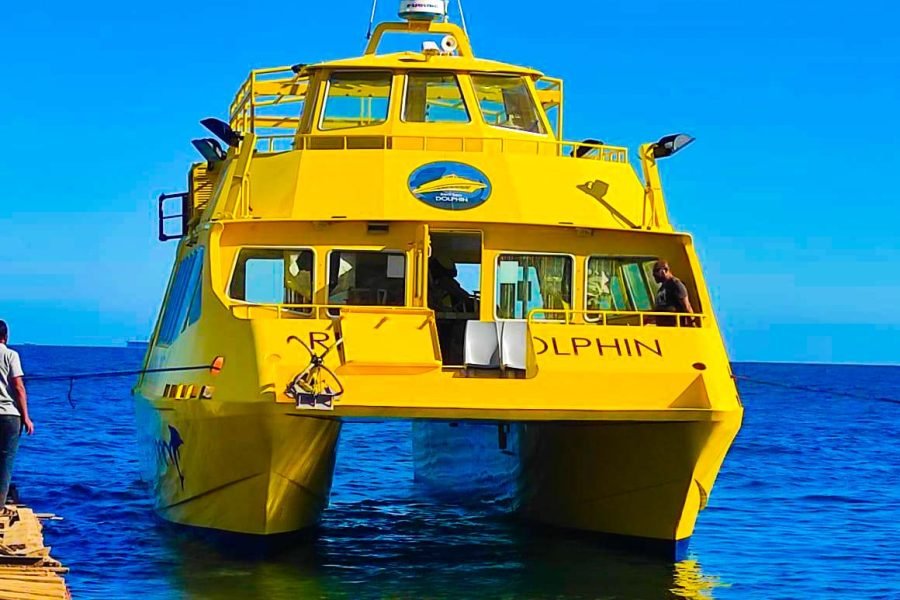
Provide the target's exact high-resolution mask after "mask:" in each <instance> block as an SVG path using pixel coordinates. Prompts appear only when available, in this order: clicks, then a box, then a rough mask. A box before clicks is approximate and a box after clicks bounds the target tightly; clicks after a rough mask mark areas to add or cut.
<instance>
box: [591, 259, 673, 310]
mask: <svg viewBox="0 0 900 600" xmlns="http://www.w3.org/2000/svg"><path fill="white" fill-rule="evenodd" d="M655 262H656V259H655V258H646V257H643V258H625V257H608V256H594V257H591V258H589V259H588V263H587V285H586V286H585V292H586V301H585V307H586V308H587V310H598V311H601V310H612V311H615V310H622V311H650V310H653V306H654V298H655V296H656V289H657V287H658V286H657V285H656V284H655V283H653V263H655Z"/></svg>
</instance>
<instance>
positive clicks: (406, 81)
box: [400, 69, 473, 125]
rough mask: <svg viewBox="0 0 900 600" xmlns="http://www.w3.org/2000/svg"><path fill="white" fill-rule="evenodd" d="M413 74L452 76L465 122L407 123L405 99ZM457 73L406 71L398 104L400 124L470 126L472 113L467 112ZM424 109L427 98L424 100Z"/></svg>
mask: <svg viewBox="0 0 900 600" xmlns="http://www.w3.org/2000/svg"><path fill="white" fill-rule="evenodd" d="M413 73H416V74H432V73H434V74H438V75H452V76H453V79H455V80H456V88H457V89H458V90H459V99H460V100H462V103H463V108H464V109H465V111H466V120H465V121H427V120H426V121H408V120H407V119H406V99H407V97H408V94H409V76H410V75H412V74H413ZM459 75H460V74H459V73H457V72H455V71H439V70H428V69H414V70H410V71H407V72H406V73H405V74H404V75H403V99H402V100H401V102H400V122H401V123H409V124H411V125H471V124H472V122H473V118H472V111H471V110H469V103H468V102H466V94H465V92H464V91H463V85H462V81H461V80H460V78H459ZM425 102H426V109H427V102H428V98H427V96H426V98H425Z"/></svg>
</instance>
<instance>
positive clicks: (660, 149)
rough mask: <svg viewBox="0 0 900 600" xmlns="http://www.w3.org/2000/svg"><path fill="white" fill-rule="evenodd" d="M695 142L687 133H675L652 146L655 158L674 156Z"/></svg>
mask: <svg viewBox="0 0 900 600" xmlns="http://www.w3.org/2000/svg"><path fill="white" fill-rule="evenodd" d="M693 141H694V138H692V137H691V136H689V135H688V134H686V133H675V134H672V135H667V136H665V137H662V138H660V140H659V141H658V142H656V143H655V144H653V146H651V150H652V152H653V158H665V157H667V156H672V155H673V154H675V153H676V152H678V151H679V150H681V149H682V148H684V147H685V146H687V145H688V144H690V143H691V142H693Z"/></svg>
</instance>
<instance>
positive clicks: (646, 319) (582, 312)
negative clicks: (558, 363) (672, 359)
mask: <svg viewBox="0 0 900 600" xmlns="http://www.w3.org/2000/svg"><path fill="white" fill-rule="evenodd" d="M526 319H527V321H528V322H529V323H535V324H540V323H566V324H575V323H577V324H588V325H600V326H604V327H682V328H697V327H703V326H704V325H705V323H706V320H707V316H706V315H704V314H699V313H690V314H687V313H672V312H653V311H636V310H588V309H555V308H533V309H531V310H530V311H529V312H528V315H527V316H526Z"/></svg>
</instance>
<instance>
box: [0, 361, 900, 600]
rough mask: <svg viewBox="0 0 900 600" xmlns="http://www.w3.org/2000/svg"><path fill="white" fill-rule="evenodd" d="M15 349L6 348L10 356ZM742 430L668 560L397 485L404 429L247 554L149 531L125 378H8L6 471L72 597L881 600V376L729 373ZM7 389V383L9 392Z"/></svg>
mask: <svg viewBox="0 0 900 600" xmlns="http://www.w3.org/2000/svg"><path fill="white" fill-rule="evenodd" d="M14 347H15V346H14ZM18 350H19V351H20V353H21V355H22V359H23V363H24V367H25V370H26V373H28V374H31V375H38V374H49V373H77V372H91V371H100V370H103V371H108V370H127V369H136V368H139V367H140V362H141V359H142V358H143V353H142V351H140V350H130V349H124V348H123V349H112V348H106V349H104V348H52V347H40V346H26V347H19V348H18ZM735 372H736V373H737V374H739V375H742V376H746V377H751V378H754V379H760V380H766V381H774V382H781V383H785V384H790V385H801V386H818V387H827V388H830V389H834V390H839V391H843V392H846V393H851V394H856V395H859V396H860V398H847V397H836V396H829V395H824V394H816V393H811V392H803V391H796V390H791V389H786V388H778V387H768V386H763V385H759V384H756V383H751V382H745V381H742V382H741V384H740V387H741V393H742V398H743V401H744V406H745V411H746V412H745V417H744V425H743V428H742V430H741V432H740V434H739V435H738V438H737V440H736V442H735V444H734V447H733V448H732V450H731V453H730V454H729V455H728V457H727V459H726V461H725V465H724V467H723V469H722V472H721V474H720V476H719V479H718V481H717V482H716V486H715V488H714V489H713V492H712V495H711V497H710V502H709V507H708V508H707V510H705V511H704V512H702V513H701V514H700V517H699V520H698V524H697V528H696V531H695V533H694V537H693V538H692V541H691V550H690V557H689V559H688V560H686V561H683V562H680V563H675V564H673V563H672V562H665V561H661V560H659V559H653V558H649V557H646V556H642V555H639V554H635V553H633V552H630V551H625V550H621V549H615V548H610V547H609V546H608V545H607V543H605V542H603V541H601V540H598V539H596V538H593V537H584V536H579V535H573V534H572V533H568V532H563V531H555V530H547V529H543V528H540V529H539V528H535V527H532V526H530V525H528V524H526V523H520V522H518V521H516V520H515V519H512V518H510V517H508V516H505V515H503V514H501V513H498V511H496V510H495V509H494V507H492V506H491V505H489V504H483V505H482V504H475V505H469V506H457V505H449V504H446V503H442V502H439V501H437V500H431V499H429V498H428V497H427V496H426V495H424V494H422V493H421V490H419V489H417V487H416V485H415V484H414V482H413V473H412V456H411V453H412V448H411V443H410V425H409V424H408V423H402V422H398V423H384V424H350V425H346V426H345V428H344V430H343V434H342V439H341V444H340V448H339V454H338V466H337V470H336V474H335V484H334V489H333V493H332V501H331V507H330V508H329V509H328V510H327V511H326V513H325V517H324V520H323V522H322V525H321V527H320V529H319V530H318V531H317V532H315V534H314V535H311V536H309V537H308V538H307V539H299V540H297V541H296V543H295V545H294V546H293V547H291V548H288V549H285V550H283V551H282V552H280V553H276V554H274V555H271V556H268V557H266V558H247V557H244V556H242V551H241V549H240V548H233V547H232V548H228V547H223V546H222V545H221V544H219V543H215V542H211V541H209V540H205V539H201V538H199V537H197V536H196V535H194V534H192V533H190V532H187V531H185V530H182V529H179V528H175V527H173V526H171V525H168V524H166V523H163V522H162V521H160V520H158V519H157V518H156V517H155V516H154V515H153V513H152V511H151V509H150V506H151V502H150V499H149V497H148V495H147V492H146V490H145V487H144V485H143V484H142V483H141V481H140V479H139V475H138V463H137V451H136V448H135V429H134V418H133V409H132V405H131V397H130V389H131V386H132V384H133V379H131V378H124V379H116V380H87V381H79V382H77V383H76V384H75V386H74V393H73V397H74V399H75V401H76V405H75V407H74V408H73V407H72V406H71V405H70V403H69V401H68V400H67V398H66V393H67V391H68V383H66V382H41V381H34V382H32V383H29V384H28V389H29V395H30V404H31V407H32V415H33V420H34V422H35V425H36V428H37V431H36V434H35V436H34V437H32V438H28V439H23V443H22V447H21V449H20V454H19V458H18V463H17V471H16V474H15V477H14V481H15V482H16V484H17V486H18V489H19V493H20V495H21V496H22V499H23V500H24V501H26V502H27V503H28V504H29V505H31V506H33V507H34V508H35V509H37V510H38V511H40V512H52V513H55V514H58V515H60V516H62V517H64V519H65V520H64V521H61V522H51V523H48V524H47V525H46V527H45V539H46V542H47V544H48V545H50V546H52V547H53V555H54V557H56V558H58V559H60V560H61V561H62V562H63V563H64V564H65V565H66V566H68V567H70V568H71V573H70V574H69V575H68V576H67V581H68V583H69V585H70V587H71V590H72V593H73V597H74V598H75V599H76V600H79V599H94V598H97V599H101V598H102V599H118V598H135V597H140V598H141V599H142V600H156V599H169V598H176V599H180V598H190V599H201V598H202V599H207V598H209V599H219V598H222V599H256V598H259V599H268V598H272V599H281V598H354V599H355V598H478V599H481V598H486V599H487V598H498V599H499V598H503V599H506V598H510V599H511V598H555V599H563V598H586V599H587V598H591V599H632V598H633V599H637V598H641V599H651V600H652V599H656V598H754V599H755V598H764V599H769V598H791V599H793V598H826V599H831V598H900V404H898V403H892V402H888V401H883V400H882V401H879V400H875V399H874V397H881V398H894V399H900V367H864V366H819V365H782V364H779V365H774V364H738V365H736V366H735ZM26 381H27V378H26Z"/></svg>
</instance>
